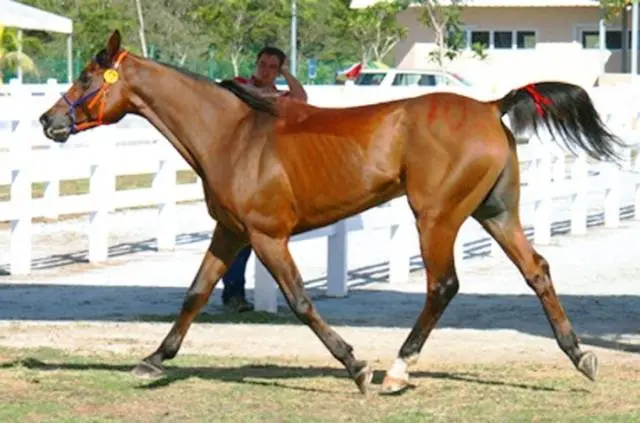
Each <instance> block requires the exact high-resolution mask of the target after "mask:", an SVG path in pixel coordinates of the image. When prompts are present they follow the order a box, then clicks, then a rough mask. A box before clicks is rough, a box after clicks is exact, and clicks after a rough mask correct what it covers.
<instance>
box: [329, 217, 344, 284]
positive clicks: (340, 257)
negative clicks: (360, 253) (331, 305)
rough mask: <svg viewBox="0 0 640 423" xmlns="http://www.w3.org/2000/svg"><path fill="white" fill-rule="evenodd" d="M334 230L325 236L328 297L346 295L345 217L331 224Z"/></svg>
mask: <svg viewBox="0 0 640 423" xmlns="http://www.w3.org/2000/svg"><path fill="white" fill-rule="evenodd" d="M333 229H334V232H333V233H332V234H331V235H329V236H328V237H327V293H326V295H327V296H328V297H346V296H347V293H348V292H349V289H348V287H347V278H348V275H347V263H348V256H349V251H348V244H347V241H348V234H349V233H348V228H347V219H342V220H340V221H338V222H336V223H334V224H333Z"/></svg>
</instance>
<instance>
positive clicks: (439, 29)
mask: <svg viewBox="0 0 640 423" xmlns="http://www.w3.org/2000/svg"><path fill="white" fill-rule="evenodd" d="M420 3H421V5H422V7H423V8H424V10H423V11H422V14H421V15H420V20H421V21H422V23H424V24H425V25H426V26H427V27H428V28H431V29H432V30H433V32H434V33H435V44H436V50H435V51H432V52H430V53H429V58H430V59H431V60H433V61H435V62H436V63H437V64H438V66H439V67H440V68H441V69H444V67H445V64H446V61H447V60H453V59H455V58H456V57H458V56H459V55H460V54H461V52H462V49H463V48H464V47H465V42H466V40H465V36H464V30H463V28H462V8H463V3H464V0H451V5H449V6H444V5H442V4H441V2H440V1H439V0H421V1H420ZM474 51H476V54H479V55H480V56H481V57H482V48H481V47H479V46H474Z"/></svg>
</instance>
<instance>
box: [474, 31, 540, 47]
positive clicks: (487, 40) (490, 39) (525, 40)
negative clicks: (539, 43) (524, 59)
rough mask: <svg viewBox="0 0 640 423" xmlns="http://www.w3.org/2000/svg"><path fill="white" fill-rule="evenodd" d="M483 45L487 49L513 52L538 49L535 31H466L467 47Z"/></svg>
mask: <svg viewBox="0 0 640 423" xmlns="http://www.w3.org/2000/svg"><path fill="white" fill-rule="evenodd" d="M476 43H478V44H482V45H483V46H484V48H485V49H496V50H511V49H521V50H524V49H533V48H535V47H536V32H535V31H496V30H492V31H489V30H486V31H474V30H467V31H465V45H466V46H467V48H471V46H472V45H473V44H476Z"/></svg>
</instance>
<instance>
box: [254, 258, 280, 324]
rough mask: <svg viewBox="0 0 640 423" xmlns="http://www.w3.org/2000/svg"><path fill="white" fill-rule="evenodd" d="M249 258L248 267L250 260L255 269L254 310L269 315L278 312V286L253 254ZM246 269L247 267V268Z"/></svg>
mask: <svg viewBox="0 0 640 423" xmlns="http://www.w3.org/2000/svg"><path fill="white" fill-rule="evenodd" d="M252 256H253V257H250V258H249V262H248V263H247V264H248V265H250V264H251V260H254V263H253V268H254V269H255V276H254V278H255V289H254V295H253V299H254V302H255V309H256V310H257V311H267V312H269V313H277V312H278V285H277V284H276V281H275V280H273V277H272V276H271V274H270V273H269V271H268V270H267V268H266V267H265V266H264V265H263V264H262V262H261V261H260V259H258V257H255V254H252ZM247 267H248V266H247Z"/></svg>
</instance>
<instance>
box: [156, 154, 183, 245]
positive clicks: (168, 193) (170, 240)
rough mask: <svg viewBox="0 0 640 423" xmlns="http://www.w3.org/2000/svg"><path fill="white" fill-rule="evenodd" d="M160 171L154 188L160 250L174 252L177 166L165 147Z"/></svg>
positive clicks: (157, 238) (157, 240)
mask: <svg viewBox="0 0 640 423" xmlns="http://www.w3.org/2000/svg"><path fill="white" fill-rule="evenodd" d="M159 148H162V149H163V150H162V151H163V152H162V154H161V157H160V163H159V167H158V171H157V172H156V174H155V175H154V177H153V182H152V187H153V189H154V191H155V194H156V196H157V202H158V228H157V230H158V232H157V235H156V242H157V245H158V250H173V249H174V248H175V246H176V220H177V206H176V190H177V187H176V164H175V161H174V160H173V156H171V155H169V152H167V151H166V149H164V148H163V147H159Z"/></svg>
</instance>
